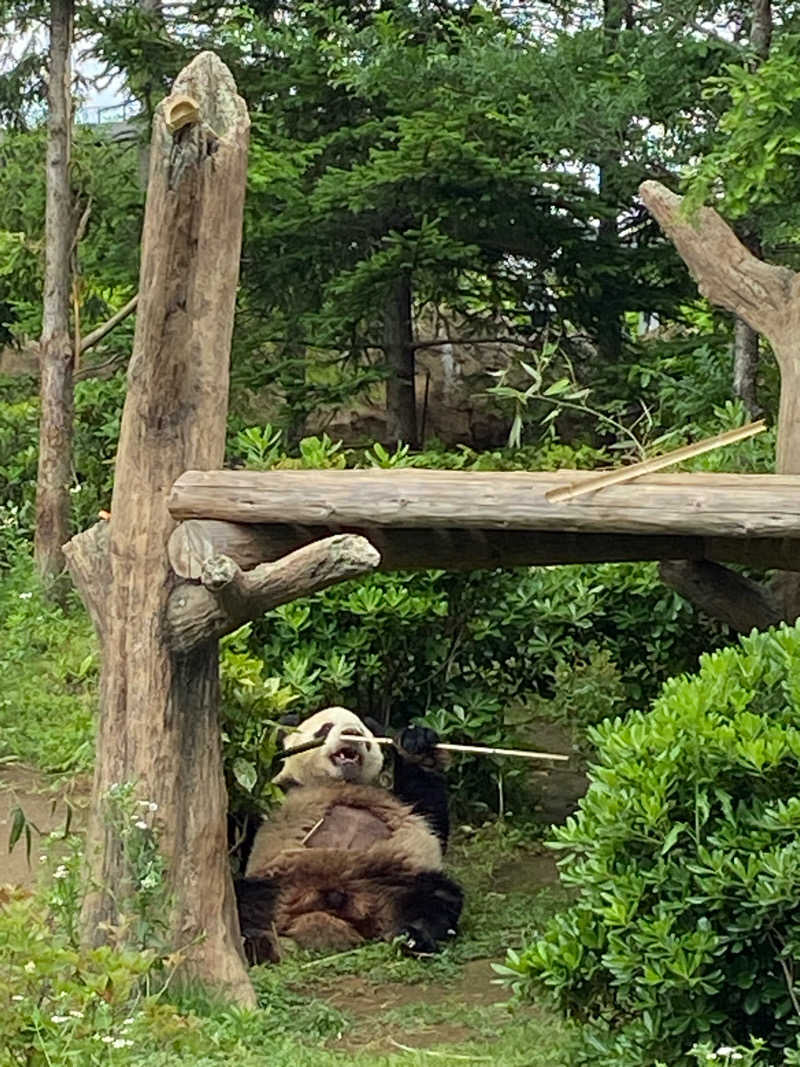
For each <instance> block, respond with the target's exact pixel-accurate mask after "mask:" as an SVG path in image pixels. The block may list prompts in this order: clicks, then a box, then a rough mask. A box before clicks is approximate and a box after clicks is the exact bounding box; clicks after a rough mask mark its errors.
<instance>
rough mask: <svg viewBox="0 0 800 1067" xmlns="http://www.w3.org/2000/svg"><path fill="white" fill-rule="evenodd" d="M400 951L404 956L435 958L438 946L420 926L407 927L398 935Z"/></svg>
mask: <svg viewBox="0 0 800 1067" xmlns="http://www.w3.org/2000/svg"><path fill="white" fill-rule="evenodd" d="M400 950H401V952H403V953H404V955H406V956H415V957H421V956H435V955H436V953H437V952H438V950H439V946H438V945H437V944H436V942H435V941H434V939H433V938H432V937H431V935H430V934H429V933H428V931H427V930H424V929H423V928H422V927H421V926H415V925H411V926H407V927H406V928H405V930H403V931H402V933H401V934H400Z"/></svg>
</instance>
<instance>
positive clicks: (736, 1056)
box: [731, 1052, 744, 1060]
mask: <svg viewBox="0 0 800 1067" xmlns="http://www.w3.org/2000/svg"><path fill="white" fill-rule="evenodd" d="M731 1059H732V1060H741V1059H744V1057H743V1056H742V1054H741V1052H732V1053H731Z"/></svg>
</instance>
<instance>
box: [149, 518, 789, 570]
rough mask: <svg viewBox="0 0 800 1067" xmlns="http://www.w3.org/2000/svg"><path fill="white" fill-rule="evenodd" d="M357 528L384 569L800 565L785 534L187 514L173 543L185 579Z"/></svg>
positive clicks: (245, 566) (173, 557)
mask: <svg viewBox="0 0 800 1067" xmlns="http://www.w3.org/2000/svg"><path fill="white" fill-rule="evenodd" d="M343 532H347V533H360V534H361V535H362V536H364V537H366V538H367V539H368V540H369V541H370V543H371V544H372V545H374V546H375V548H376V549H377V550H378V552H380V555H381V562H380V568H379V569H380V570H384V571H395V570H423V569H428V568H430V569H433V570H449V571H464V570H487V569H488V570H493V569H494V568H496V567H525V566H536V565H538V566H548V565H550V564H556V563H621V562H627V561H635V560H698V561H702V560H706V559H709V560H710V559H713V560H720V561H723V562H726V563H741V564H747V565H749V566H752V567H757V568H762V569H773V568H775V569H781V570H792V569H795V568H796V569H800V541H798V542H795V541H788V540H782V539H780V538H765V537H761V538H747V539H736V538H716V537H706V538H703V537H664V536H659V535H643V534H593V533H589V534H574V533H563V534H562V533H541V532H537V531H521V530H476V529H461V530H457V529H456V530H454V529H444V528H439V529H432V530H420V529H413V528H412V529H408V528H403V527H399V528H394V529H393V528H391V527H385V526H384V527H377V526H373V527H362V528H360V529H354V528H348V529H347V530H346V531H345V530H343V529H342V528H338V527H334V526H325V527H320V526H298V525H294V526H288V525H260V524H244V523H233V522H224V521H222V520H218V519H187V520H186V521H185V522H182V523H180V524H179V525H178V526H177V527H176V528H175V530H174V531H173V533H172V536H171V537H170V540H169V557H170V563H171V564H172V567H173V569H174V570H175V572H176V573H177V574H178V575H179V576H180V577H181V578H192V579H198V578H200V575H201V572H202V567H203V563H204V562H205V561H206V560H207V559H210V558H211V557H213V556H218V555H225V556H229V557H230V558H231V559H232V560H234V561H235V562H236V563H237V564H238V565H239V566H240V567H241V568H242V570H244V571H248V570H251V569H252V568H253V567H256V566H258V565H259V564H261V563H264V562H271V561H273V560H276V559H280V558H281V557H282V556H285V555H287V554H288V553H290V552H294V551H295V549H298V548H302V547H303V546H304V545H308V544H311V543H312V542H313V541H317V540H319V539H320V538H322V537H328V536H330V535H331V534H335V533H343Z"/></svg>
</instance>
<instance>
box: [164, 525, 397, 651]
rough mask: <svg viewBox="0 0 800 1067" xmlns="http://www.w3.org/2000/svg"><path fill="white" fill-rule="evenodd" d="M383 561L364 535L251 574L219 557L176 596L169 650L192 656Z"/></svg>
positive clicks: (335, 540) (337, 539) (318, 546)
mask: <svg viewBox="0 0 800 1067" xmlns="http://www.w3.org/2000/svg"><path fill="white" fill-rule="evenodd" d="M380 561H381V557H380V553H379V552H378V551H377V550H376V549H375V548H373V546H372V545H371V544H370V543H369V541H367V539H366V538H365V537H360V536H359V535H358V534H336V535H335V536H334V537H326V538H325V539H324V540H322V541H315V542H314V543H313V544H310V545H306V546H305V547H304V548H300V549H298V550H297V551H296V552H291V553H290V554H289V555H288V556H284V557H283V558H282V559H278V560H275V562H274V563H262V564H261V565H260V566H258V567H255V568H254V569H253V570H251V571H243V570H242V569H241V568H240V567H239V566H238V565H237V564H236V563H234V561H233V560H232V559H230V558H228V557H227V556H213V557H212V558H210V559H208V560H206V562H205V563H204V565H203V571H202V574H201V583H202V584H201V585H189V584H188V583H187V584H182V585H179V586H178V587H177V588H176V589H175V590H174V592H173V593H172V595H171V596H170V599H169V603H168V605H167V632H168V643H169V646H170V648H171V649H172V651H173V652H188V651H190V650H191V649H192V648H195V647H196V646H197V645H199V644H201V643H202V642H204V641H208V640H209V639H211V638H217V637H222V636H223V635H224V634H227V633H231V632H232V631H233V630H235V629H237V627H239V626H241V625H242V624H243V623H245V622H249V621H250V620H251V619H255V618H258V616H259V615H263V614H264V612H265V611H270V610H271V609H272V608H276V607H278V605H279V604H285V603H287V602H288V601H290V600H294V599H295V598H296V597H301V596H308V595H309V594H311V593H316V592H319V591H320V590H321V589H327V588H328V586H329V585H335V584H336V583H337V582H343V581H346V580H347V579H348V578H357V577H358V576H359V575H362V574H367V573H369V572H370V571H373V570H375V568H376V567H377V566H378V564H379V563H380Z"/></svg>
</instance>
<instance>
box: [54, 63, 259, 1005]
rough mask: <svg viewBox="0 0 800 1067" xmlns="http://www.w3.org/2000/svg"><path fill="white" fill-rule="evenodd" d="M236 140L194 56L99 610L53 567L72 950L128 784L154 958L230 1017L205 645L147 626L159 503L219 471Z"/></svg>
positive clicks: (159, 611) (108, 885)
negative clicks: (74, 601)
mask: <svg viewBox="0 0 800 1067" xmlns="http://www.w3.org/2000/svg"><path fill="white" fill-rule="evenodd" d="M179 97H180V98H181V99H180V100H179V99H178V98H179ZM186 98H189V102H188V104H187V101H186ZM193 105H196V107H194V106H193ZM248 136H249V119H248V115H247V110H246V107H245V104H244V102H243V100H242V99H241V98H240V97H239V96H238V95H237V93H236V86H235V84H234V81H233V78H232V77H231V75H230V72H229V71H228V69H227V68H226V67H225V66H224V64H223V63H222V62H220V60H219V59H218V58H217V57H216V56H215V55H213V54H212V53H210V52H205V53H202V54H201V55H199V56H197V58H196V59H194V60H193V61H192V62H191V63H190V64H189V65H188V66H187V67H186V68H185V69H184V70H183V71H182V72H181V73H180V75H179V76H178V78H177V79H176V81H175V85H174V87H173V92H172V95H171V96H170V97H168V98H167V99H166V100H165V101H164V102H163V103H162V104H161V105H160V106H159V108H158V109H157V112H156V115H155V119H154V122H153V134H152V142H151V148H150V177H149V185H148V196H147V208H146V213H145V222H144V234H143V239H142V265H141V275H140V284H139V310H138V315H137V320H136V336H135V340H134V346H133V355H132V357H131V362H130V369H129V372H128V393H127V399H126V402H125V410H124V414H123V419H122V428H121V433H120V441H119V450H118V454H117V466H116V480H115V484H114V495H113V499H112V505H111V521H110V531H109V545H108V557H107V560H108V563H107V568H108V570H107V573H108V576H109V585H108V587H107V594H106V596H105V598H104V599H103V598H101V597H99V596H98V595H97V584H98V582H99V581H101V580H102V572H103V569H104V566H105V564H103V565H96V566H94V569H92V565H91V564H89V565H87V566H83V565H82V561H81V551H80V545H77V546H76V545H75V544H74V543H73V546H72V550H71V552H69V553H68V555H69V558H70V566H71V568H72V570H73V575H74V577H75V579H76V582H77V584H78V585H79V587H80V588H81V590H82V592H83V594H84V599H85V600H87V602H88V603H89V604H90V605H91V607H92V613H93V618H94V620H95V624H96V626H97V628H98V630H99V632H100V636H101V641H102V650H103V673H102V680H101V709H100V724H99V730H98V745H97V761H96V767H95V776H94V787H93V794H92V807H91V814H90V822H89V831H88V869H89V877H90V890H89V893H88V895H87V897H86V900H85V904H84V909H83V928H84V932H85V935H86V937H87V939H88V940H90V941H92V942H98V941H101V940H102V939H103V938H104V936H105V934H104V930H105V929H106V926H105V924H109V923H111V924H114V923H115V922H116V921H117V919H118V914H117V909H118V901H119V899H120V898H121V897H122V896H123V895H124V894H123V889H124V883H125V877H126V872H125V870H124V862H123V855H122V849H121V843H120V841H119V839H118V837H117V835H116V834H115V832H114V830H113V829H112V828H111V826H110V825H109V822H108V817H107V811H106V798H107V795H108V792H109V789H110V787H111V785H112V783H115V782H117V783H122V782H134V783H135V785H136V789H137V793H138V795H139V796H140V797H141V798H143V799H147V800H149V801H152V802H154V803H156V804H157V805H158V812H159V815H158V816H157V826H158V828H159V831H160V846H161V850H162V853H163V855H164V857H165V859H166V863H167V879H168V887H167V888H168V890H169V894H170V899H171V902H172V913H171V915H170V921H169V925H170V932H171V940H172V943H173V945H174V946H175V947H176V948H177V949H184V950H185V953H186V959H187V963H188V966H189V968H190V970H191V972H192V973H193V974H194V975H195V976H196V977H199V978H200V979H205V980H208V981H211V982H213V983H214V984H215V985H217V986H218V987H220V986H221V987H224V989H225V991H226V992H227V993H228V995H229V996H231V997H232V998H233V999H236V1000H238V1001H239V1002H240V1003H243V1004H253V1003H254V994H253V990H252V986H251V985H250V981H249V979H248V977H247V972H246V968H245V962H244V959H243V956H242V952H241V943H240V938H239V930H238V922H237V917H236V910H235V903H234V897H233V887H232V882H231V877H230V871H229V864H228V856H227V842H226V830H225V825H226V818H225V816H226V811H227V798H226V793H225V785H224V779H223V774H222V760H221V753H220V736H219V727H218V722H217V706H218V663H217V646H216V642H215V641H213V640H211V641H208V642H206V643H205V644H204V645H203V646H202V647H199V648H193V649H191V650H190V651H188V652H184V653H181V654H175V653H172V652H171V651H170V650H169V648H168V646H167V643H166V639H165V624H164V618H165V612H166V607H167V602H168V599H169V596H170V593H171V592H172V590H173V587H174V585H175V576H174V574H173V572H172V570H171V568H170V566H169V561H168V557H167V550H166V549H167V541H168V538H169V535H170V533H171V532H172V529H173V527H174V520H172V519H171V518H170V515H169V512H168V510H167V496H168V495H169V491H170V488H171V486H172V483H173V482H174V480H175V478H176V477H177V476H178V475H179V474H180V473H181V472H182V471H184V470H186V469H187V468H190V467H199V468H201V469H202V468H212V467H217V466H219V465H220V464H221V463H222V459H223V454H224V446H225V423H226V414H227V404H228V361H229V352H230V339H231V331H232V326H233V314H234V302H235V295H236V286H237V281H238V273H239V254H240V245H241V229H242V211H243V203H244V192H245V181H246V170H247V145H248ZM75 540H77V539H75ZM84 563H85V560H84ZM95 563H96V561H95Z"/></svg>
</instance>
